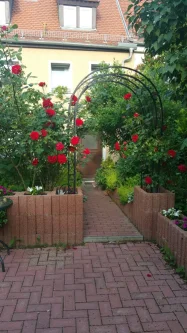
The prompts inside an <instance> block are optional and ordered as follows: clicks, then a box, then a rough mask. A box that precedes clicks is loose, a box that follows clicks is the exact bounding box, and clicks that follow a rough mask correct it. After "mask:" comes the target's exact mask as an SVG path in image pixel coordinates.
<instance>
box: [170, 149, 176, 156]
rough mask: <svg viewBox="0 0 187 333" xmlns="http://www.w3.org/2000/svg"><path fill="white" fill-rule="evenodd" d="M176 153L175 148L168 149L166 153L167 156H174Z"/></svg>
mask: <svg viewBox="0 0 187 333" xmlns="http://www.w3.org/2000/svg"><path fill="white" fill-rule="evenodd" d="M176 154H177V153H176V151H175V150H173V149H170V150H168V155H169V156H171V157H175V156H176Z"/></svg>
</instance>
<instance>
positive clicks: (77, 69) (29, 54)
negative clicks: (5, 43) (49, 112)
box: [22, 48, 143, 91]
mask: <svg viewBox="0 0 187 333" xmlns="http://www.w3.org/2000/svg"><path fill="white" fill-rule="evenodd" d="M22 56H23V60H22V62H23V64H24V65H25V66H26V67H27V72H29V73H32V75H33V76H36V77H37V78H36V79H32V81H34V82H40V81H44V82H46V83H47V85H48V90H50V80H51V78H50V64H51V62H52V63H55V62H67V63H70V64H71V70H72V87H71V88H72V91H73V89H74V88H75V87H76V85H77V84H78V83H79V82H80V80H82V79H83V78H84V77H85V76H86V75H87V74H88V73H89V72H90V69H91V64H92V63H100V62H101V61H105V62H106V63H110V64H112V63H113V61H114V59H115V60H118V61H119V62H120V63H121V64H123V61H124V59H125V58H128V57H129V53H128V51H126V50H125V51H124V52H119V53H118V52H103V51H102V52H98V51H79V50H55V49H37V48H33V49H32V48H23V52H22ZM142 56H143V55H142V53H135V54H134V55H133V58H132V60H131V61H130V62H128V63H127V64H126V65H127V66H128V67H132V68H136V66H137V65H138V64H139V63H141V61H142Z"/></svg>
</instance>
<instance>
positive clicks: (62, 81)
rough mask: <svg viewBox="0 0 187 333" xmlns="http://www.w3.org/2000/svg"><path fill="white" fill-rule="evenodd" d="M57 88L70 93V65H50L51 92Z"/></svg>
mask: <svg viewBox="0 0 187 333" xmlns="http://www.w3.org/2000/svg"><path fill="white" fill-rule="evenodd" d="M58 86H64V87H67V88H68V92H71V68H70V64H66V63H52V64H51V90H53V89H54V88H56V87H58Z"/></svg>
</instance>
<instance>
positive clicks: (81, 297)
mask: <svg viewBox="0 0 187 333" xmlns="http://www.w3.org/2000/svg"><path fill="white" fill-rule="evenodd" d="M75 302H76V303H77V302H86V297H85V290H75Z"/></svg>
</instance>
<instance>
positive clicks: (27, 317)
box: [12, 312, 37, 321]
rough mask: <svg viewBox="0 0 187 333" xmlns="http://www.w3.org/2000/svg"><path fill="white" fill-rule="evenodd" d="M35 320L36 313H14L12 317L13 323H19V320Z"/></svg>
mask: <svg viewBox="0 0 187 333" xmlns="http://www.w3.org/2000/svg"><path fill="white" fill-rule="evenodd" d="M35 319H37V313H36V312H29V313H22V312H19V313H15V314H14V315H13V317H12V320H13V321H19V320H24V321H25V320H35Z"/></svg>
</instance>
